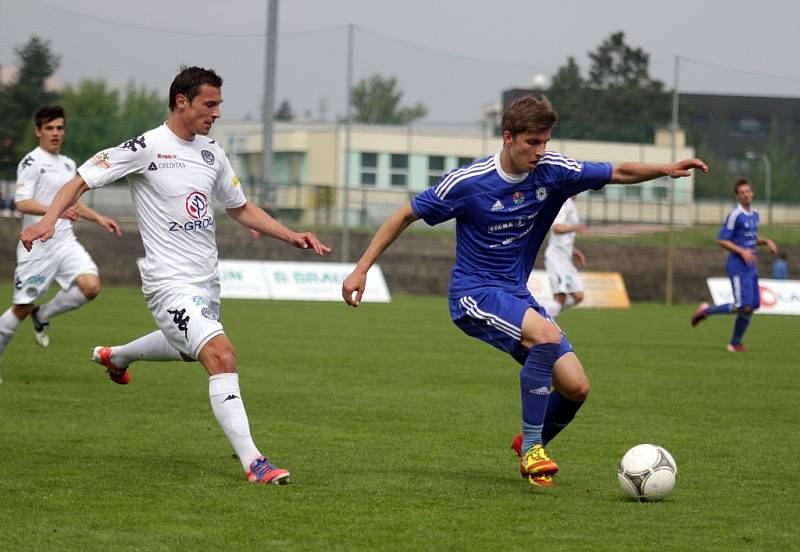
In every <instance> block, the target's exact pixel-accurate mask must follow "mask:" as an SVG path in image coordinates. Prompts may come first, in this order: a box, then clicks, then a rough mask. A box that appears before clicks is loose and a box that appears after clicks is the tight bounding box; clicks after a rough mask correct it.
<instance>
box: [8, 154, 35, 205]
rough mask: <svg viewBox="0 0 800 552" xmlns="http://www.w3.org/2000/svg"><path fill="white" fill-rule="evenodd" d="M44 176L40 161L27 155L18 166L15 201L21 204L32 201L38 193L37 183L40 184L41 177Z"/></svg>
mask: <svg viewBox="0 0 800 552" xmlns="http://www.w3.org/2000/svg"><path fill="white" fill-rule="evenodd" d="M41 174H42V169H41V167H40V166H39V163H38V161H36V159H34V158H33V156H31V155H26V156H25V158H24V159H23V160H22V161H20V162H19V165H18V166H17V189H16V191H15V192H14V201H15V202H17V203H19V202H20V201H25V200H26V199H32V198H33V195H34V193H35V192H36V183H37V182H39V177H40V176H41Z"/></svg>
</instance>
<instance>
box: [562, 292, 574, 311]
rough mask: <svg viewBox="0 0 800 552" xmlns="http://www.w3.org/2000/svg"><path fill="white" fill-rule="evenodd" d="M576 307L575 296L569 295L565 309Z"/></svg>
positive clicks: (565, 302)
mask: <svg viewBox="0 0 800 552" xmlns="http://www.w3.org/2000/svg"><path fill="white" fill-rule="evenodd" d="M574 306H575V296H574V295H567V299H566V300H565V301H564V308H565V309H568V308H570V307H574Z"/></svg>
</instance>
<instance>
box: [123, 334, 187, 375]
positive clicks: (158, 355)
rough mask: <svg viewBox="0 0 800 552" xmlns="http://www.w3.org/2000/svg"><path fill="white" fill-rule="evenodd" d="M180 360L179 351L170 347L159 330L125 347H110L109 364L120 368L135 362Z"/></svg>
mask: <svg viewBox="0 0 800 552" xmlns="http://www.w3.org/2000/svg"><path fill="white" fill-rule="evenodd" d="M181 358H182V357H181V353H180V351H178V349H176V348H175V347H173V346H172V345H170V343H169V341H167V337H166V336H165V335H164V332H162V331H161V330H156V331H154V332H151V333H149V334H147V335H144V336H142V337H140V338H139V339H134V340H133V341H131V342H130V343H126V344H125V345H117V346H116V347H111V362H113V363H114V364H115V365H116V366H118V367H120V368H127V367H128V365H129V364H130V363H131V362H133V361H135V360H152V361H156V362H165V361H169V360H181Z"/></svg>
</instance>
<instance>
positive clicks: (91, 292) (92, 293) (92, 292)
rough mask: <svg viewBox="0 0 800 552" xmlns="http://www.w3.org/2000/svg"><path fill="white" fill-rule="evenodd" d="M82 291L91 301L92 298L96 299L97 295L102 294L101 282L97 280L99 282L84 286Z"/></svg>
mask: <svg viewBox="0 0 800 552" xmlns="http://www.w3.org/2000/svg"><path fill="white" fill-rule="evenodd" d="M81 293H83V296H84V297H86V299H87V300H89V301H91V300H92V299H94V298H95V297H97V296H98V295H100V282H97V284H94V285H91V286H87V287H85V288H82V289H81Z"/></svg>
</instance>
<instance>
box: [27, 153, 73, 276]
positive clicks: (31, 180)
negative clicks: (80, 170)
mask: <svg viewBox="0 0 800 552" xmlns="http://www.w3.org/2000/svg"><path fill="white" fill-rule="evenodd" d="M73 176H75V162H74V161H73V160H72V159H70V158H69V157H67V156H65V155H59V154H52V153H49V152H47V151H45V150H43V149H42V148H40V147H37V148H36V149H34V150H33V151H31V152H30V153H28V154H27V155H26V156H25V157H23V158H22V161H20V162H19V165H18V166H17V190H16V193H15V194H14V201H16V202H17V203H19V202H20V201H25V200H27V199H32V200H34V201H36V202H37V203H41V204H42V205H44V206H45V207H49V206H50V204H51V203H52V202H53V198H55V197H56V194H57V193H58V190H60V189H61V186H63V185H64V184H65V183H66V182H67V181H68V180H70V179H71V178H72V177H73ZM41 218H42V215H28V214H26V215H25V216H24V217H23V218H22V228H23V229H25V228H27V227H28V226H30V225H31V224H34V223H36V222H38V221H39V219H41ZM69 241H75V233H74V232H73V231H72V223H71V222H70V221H69V220H67V219H63V218H60V219H58V221H56V229H55V234H54V235H53V237H52V239H50V240H48V241H46V242H41V243H37V244H36V247H34V248H32V249H31V251H28V250H26V249H25V247H23V245H22V242H19V243H18V244H17V260H18V261H20V262H21V261H23V260H30V259H38V258H41V257H50V256H52V255H53V252H54V251H57V250H58V249H59V248H60V247H61V246H62V245H63V244H64V243H66V242H69Z"/></svg>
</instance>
